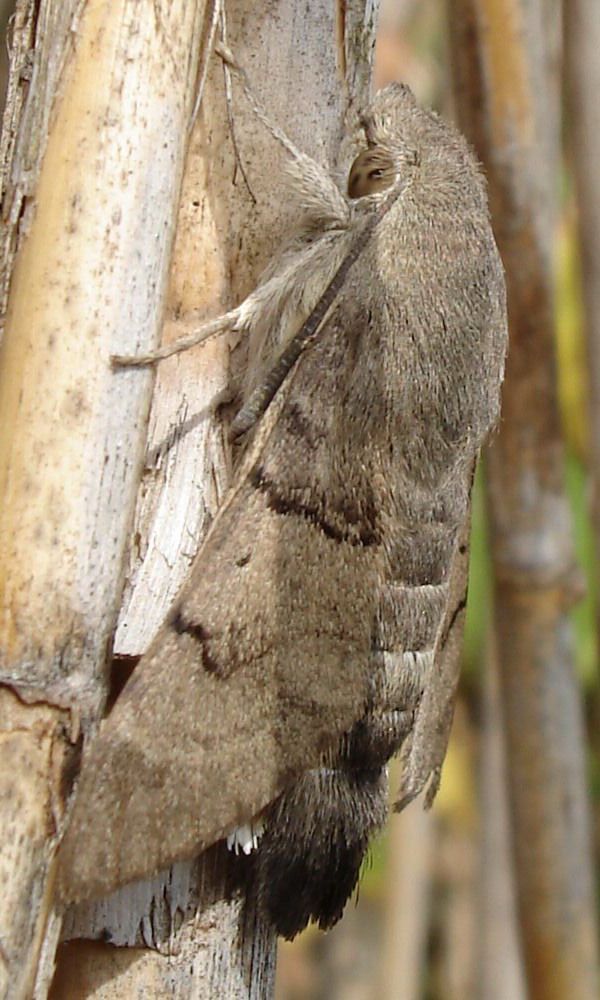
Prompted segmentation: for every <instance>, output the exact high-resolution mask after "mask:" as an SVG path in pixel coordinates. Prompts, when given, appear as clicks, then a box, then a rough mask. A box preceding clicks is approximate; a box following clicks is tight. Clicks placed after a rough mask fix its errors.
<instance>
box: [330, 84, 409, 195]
mask: <svg viewBox="0 0 600 1000" xmlns="http://www.w3.org/2000/svg"><path fill="white" fill-rule="evenodd" d="M423 114H424V113H423V111H421V109H420V108H419V107H418V105H417V102H416V100H415V97H414V94H413V92H412V90H411V89H410V87H407V86H406V84H403V83H392V84H390V85H389V86H388V87H384V89H383V90H380V91H379V93H378V94H376V96H375V98H374V99H373V101H372V102H371V104H370V105H369V107H368V108H366V109H365V111H363V113H362V114H361V116H360V125H361V128H362V130H363V132H364V134H365V138H366V140H367V148H366V149H364V150H363V151H362V152H361V153H359V155H358V156H357V157H356V159H355V160H354V162H353V164H352V166H351V167H350V173H349V176H348V197H349V198H364V197H365V196H366V195H370V194H376V193H377V192H379V191H384V190H385V189H386V188H389V187H391V186H392V184H393V183H394V181H395V180H396V178H397V177H398V176H406V174H407V171H410V170H411V169H412V168H414V167H415V166H417V165H418V163H419V160H420V154H419V138H420V137H419V130H420V128H422V120H423Z"/></svg>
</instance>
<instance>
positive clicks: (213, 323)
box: [110, 307, 240, 368]
mask: <svg viewBox="0 0 600 1000" xmlns="http://www.w3.org/2000/svg"><path fill="white" fill-rule="evenodd" d="M239 319H240V307H238V308H236V309H231V310H230V312H226V313H224V314H223V315H222V316H217V317H216V319H211V320H209V321H208V322H207V323H202V324H201V325H200V326H197V327H195V329H193V330H192V331H191V333H189V334H187V335H186V336H185V337H180V338H179V339H178V340H175V341H173V343H172V344H164V345H163V346H162V347H157V349H156V350H155V351H150V352H149V353H148V354H131V355H128V354H112V355H111V358H110V363H111V365H112V366H113V368H141V367H144V366H145V365H154V364H156V362H157V361H163V360H164V359H165V358H170V357H172V356H173V355H174V354H180V353H181V352H182V351H189V350H190V348H192V347H197V346H198V344H202V343H204V341H206V340H210V339H211V337H220V336H221V335H222V334H224V333H231V332H232V331H234V330H235V329H236V327H237V324H238V322H239Z"/></svg>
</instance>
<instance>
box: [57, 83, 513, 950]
mask: <svg viewBox="0 0 600 1000" xmlns="http://www.w3.org/2000/svg"><path fill="white" fill-rule="evenodd" d="M364 123H365V125H364V127H365V134H366V137H367V143H368V145H369V146H372V145H379V146H381V147H382V148H383V149H384V150H385V151H386V153H387V155H388V156H389V157H391V158H392V159H393V162H394V164H395V170H396V176H397V178H398V179H399V182H401V183H402V186H403V190H402V193H401V196H400V197H399V198H398V200H397V201H396V202H395V203H394V204H393V205H392V207H391V208H390V210H389V212H388V213H387V214H386V215H385V216H384V217H383V218H382V219H381V221H380V222H379V224H378V225H377V228H376V229H375V231H374V234H373V236H372V238H371V239H370V240H369V241H368V242H367V243H366V244H365V245H364V246H363V247H362V249H361V252H360V254H359V255H358V259H357V261H356V263H355V264H354V265H353V266H352V267H351V269H350V272H349V274H348V277H347V279H346V282H345V284H344V286H343V288H342V289H341V291H340V293H339V296H338V298H337V301H336V304H335V306H334V307H333V308H332V310H331V312H330V313H329V315H328V316H327V318H326V320H325V323H324V325H323V328H322V330H321V331H320V333H319V336H318V338H317V339H316V341H315V342H314V343H313V344H311V345H310V346H309V347H308V349H307V350H306V351H305V352H304V353H303V354H302V355H301V356H300V358H299V359H298V361H297V363H296V365H295V367H294V368H293V370H292V372H291V373H290V375H289V376H288V377H287V379H286V380H285V382H284V384H283V387H282V388H281V389H280V390H279V392H278V393H277V395H276V396H275V398H274V400H273V402H272V403H271V405H270V406H269V407H268V409H267V412H266V414H265V415H264V417H263V418H262V420H261V421H260V423H259V425H258V427H257V430H256V433H255V436H254V439H253V441H252V442H251V443H250V445H249V446H248V449H247V452H246V454H245V456H244V458H243V460H242V462H241V464H240V467H239V469H238V471H237V474H236V477H235V480H234V485H233V488H232V491H231V493H230V494H229V497H228V499H227V501H226V503H225V504H224V506H223V508H222V509H221V511H220V512H219V515H218V516H217V518H216V520H215V523H214V525H213V527H212V529H211V531H210V533H209V535H208V536H207V539H206V541H205V543H204V545H203V547H202V549H201V551H200V553H199V555H198V557H197V560H196V562H195V564H194V566H193V568H192V572H191V575H190V578H189V580H188V582H187V584H186V586H185V587H184V590H183V592H182V593H181V595H180V596H179V598H178V600H177V602H176V605H175V607H174V608H173V610H172V612H171V615H170V618H169V621H168V622H167V624H166V625H165V626H164V627H163V629H162V630H161V632H160V633H159V634H158V636H157V638H156V640H155V641H154V643H153V644H152V646H151V648H150V650H149V651H148V653H147V654H146V655H145V656H144V657H143V658H142V661H141V663H140V665H139V667H138V669H137V670H136V672H135V674H134V677H133V678H132V680H131V681H130V683H129V684H128V685H127V686H126V688H125V690H124V692H123V694H122V696H121V698H120V699H119V701H118V703H117V705H116V707H115V709H114V710H113V712H112V714H111V716H110V717H109V718H108V719H107V720H106V721H105V723H104V724H103V727H102V729H101V731H100V735H99V737H98V739H97V741H96V743H95V745H94V747H93V748H92V751H91V753H90V756H89V758H88V763H87V765H86V767H84V772H83V776H82V780H81V787H80V790H79V794H78V798H77V802H76V806H75V812H74V817H73V822H72V824H71V828H70V831H69V834H68V835H67V838H66V841H65V843H64V845H63V854H62V893H63V896H64V898H66V899H78V898H82V897H85V896H90V895H94V894H102V893H105V892H107V891H109V890H110V889H112V888H113V887H115V886H116V885H118V884H121V883H123V882H126V881H128V880H129V879H132V878H135V877H136V876H141V875H143V874H146V873H148V872H151V871H154V870H157V869H159V868H160V867H163V866H165V865H166V864H168V863H170V862H172V861H173V860H174V859H175V858H178V857H183V856H186V855H192V854H193V853H195V852H196V851H198V850H199V849H200V848H201V847H203V846H207V845H208V844H210V843H212V842H213V841H214V840H215V839H218V838H219V837H220V836H222V835H223V834H224V833H226V832H228V831H229V830H230V829H231V827H232V826H234V825H235V824H237V823H240V822H244V821H248V820H249V819H251V818H252V816H254V815H255V814H256V813H257V812H259V811H261V810H262V809H264V808H265V807H266V806H267V805H268V804H269V803H270V802H272V801H273V799H275V798H276V796H277V795H279V793H281V792H282V791H284V790H285V794H284V796H283V797H282V799H280V801H279V804H278V805H277V806H276V807H273V808H274V810H275V811H273V810H272V811H271V813H270V817H271V824H270V826H269V825H268V828H267V833H266V834H265V841H264V845H263V847H261V849H260V850H259V868H260V870H261V871H262V885H263V889H264V894H265V902H266V905H267V906H268V908H269V911H270V913H271V915H272V916H273V919H274V920H275V922H276V925H277V926H278V928H279V929H280V930H281V931H282V933H285V934H288V935H292V934H293V933H295V932H296V931H297V930H298V929H299V928H300V927H301V926H303V925H304V923H306V921H307V920H308V919H309V918H310V917H314V918H316V919H319V920H320V922H321V923H322V924H323V925H329V924H330V923H332V922H334V921H335V919H337V917H338V916H339V914H340V912H341V908H342V907H343V903H344V901H345V898H346V896H347V894H348V892H349V891H351V889H352V886H353V884H354V881H355V879H356V874H357V872H358V865H359V864H360V858H361V857H362V853H363V851H364V848H365V846H366V838H367V837H368V834H369V833H370V832H371V830H372V829H373V828H374V827H375V826H377V825H379V823H380V822H381V821H382V819H383V815H384V813H385V807H384V805H383V803H384V786H385V764H386V762H387V760H388V758H389V757H390V756H391V755H392V754H393V753H394V752H396V751H397V750H398V749H399V747H400V746H401V745H402V742H403V741H404V739H405V738H406V736H407V735H408V734H409V733H411V731H412V733H413V735H412V738H411V740H412V741H411V745H410V760H412V761H413V767H412V771H411V772H410V775H409V787H408V790H407V794H409V795H410V796H412V795H413V794H415V793H416V792H417V791H418V790H419V788H420V787H422V786H423V784H424V783H425V782H426V781H427V779H428V777H429V774H430V773H431V772H432V771H435V770H436V769H437V768H439V766H440V765H441V758H442V757H443V752H444V749H445V736H446V734H447V727H448V725H449V701H451V695H452V693H453V678H450V681H449V680H448V677H446V676H445V675H444V674H443V672H442V674H439V673H438V671H437V665H438V659H436V658H435V657H434V652H435V651H436V650H437V651H438V653H439V652H440V651H441V652H443V650H442V646H443V645H444V642H445V641H446V638H447V637H448V636H449V635H450V633H451V631H452V629H453V627H454V624H455V622H456V621H457V620H458V618H459V616H460V613H461V610H462V603H463V600H464V590H463V588H462V586H461V580H462V578H463V577H464V575H465V571H466V548H465V543H464V531H465V525H466V523H467V521H468V515H469V501H470V491H471V482H472V470H473V466H474V462H475V459H476V456H477V453H478V450H479V447H480V445H481V443H482V441H483V439H484V437H485V435H486V434H487V432H488V430H489V428H490V427H491V426H492V425H493V423H494V422H495V420H496V417H497V413H498V404H499V387H500V382H501V378H502V372H503V366H504V352H505V346H506V321H505V305H504V284H503V278H502V269H501V265H500V262H499V258H498V255H497V251H496V247H495V244H494V241H493V237H492V234H491V230H490V226H489V221H488V214H487V205H486V198H485V191H484V187H483V183H482V180H481V178H480V176H479V173H478V170H477V166H476V163H475V161H474V159H473V157H472V155H471V153H470V151H469V150H468V148H467V146H466V144H465V143H464V141H463V140H462V139H461V137H460V136H458V135H457V133H455V132H454V131H453V130H452V129H450V128H449V127H448V126H446V125H445V124H444V123H443V122H441V121H440V120H439V119H438V118H437V117H436V116H435V115H433V114H430V113H427V112H423V111H421V110H420V109H418V108H417V106H416V104H415V102H414V99H413V97H412V95H411V94H410V91H408V90H407V88H402V87H397V86H393V87H390V88H386V90H385V91H382V92H381V93H380V94H379V95H378V96H377V97H376V98H375V101H374V102H373V105H372V106H371V108H369V109H368V110H367V112H366V113H365V115H364ZM382 197H383V198H385V197H386V194H385V192H383V194H381V195H380V194H376V195H371V196H369V197H367V198H361V199H360V201H359V202H358V203H357V205H356V206H352V211H349V218H348V222H347V225H346V226H345V227H340V229H339V233H338V234H337V235H336V234H335V233H333V234H332V232H331V231H327V232H322V233H319V232H318V230H317V231H315V227H314V226H313V228H312V230H311V231H310V233H308V230H307V231H306V232H305V244H304V245H302V239H301V238H300V239H299V245H298V254H302V253H304V252H305V251H306V247H307V246H308V247H309V248H310V247H312V248H313V250H314V246H315V245H316V247H317V249H316V250H315V251H314V252H313V250H311V251H310V252H311V253H312V257H311V260H312V261H313V264H312V265H311V266H314V262H315V261H316V262H317V264H318V265H319V266H320V268H321V270H320V271H319V272H316V273H312V272H311V274H310V275H309V278H310V281H312V286H311V287H312V288H313V289H314V287H317V286H318V285H319V280H320V292H319V294H322V292H323V291H324V289H325V288H326V286H327V284H328V282H329V280H330V278H331V272H332V269H333V271H334V272H335V270H336V267H335V266H334V265H335V264H336V262H338V263H339V258H340V255H341V256H342V257H343V254H345V253H346V252H348V245H350V247H352V241H353V240H356V239H360V238H361V233H362V228H363V227H362V224H361V220H362V219H363V218H364V216H365V215H368V213H369V212H376V211H377V210H378V206H379V205H380V203H381V198H382ZM311 210H312V211H313V212H314V207H313V209H311ZM319 240H322V241H323V243H325V242H326V245H327V247H328V248H333V249H332V250H331V253H330V254H329V258H328V262H327V264H326V265H325V264H324V263H323V261H319V245H320V244H319ZM285 259H286V260H287V261H288V263H289V254H288V257H286V258H285ZM302 259H303V260H305V259H306V253H305V257H304V258H302ZM319 275H320V278H319ZM271 278H272V273H271ZM300 278H302V274H301V273H300V271H299V278H298V281H299V280H300ZM304 278H306V275H304ZM303 280H304V279H303ZM307 280H308V279H307ZM303 287H304V286H303ZM259 291H260V289H259V290H258V292H259ZM258 292H257V293H256V295H257V296H258ZM289 294H291V295H292V296H293V295H294V294H295V295H296V297H298V289H297V287H296V288H294V289H293V291H292V293H289ZM309 297H310V296H309ZM318 298H319V295H316V296H315V301H318ZM305 305H306V304H305ZM313 305H314V302H313V303H309V305H308V310H309V311H310V308H312V306H313ZM296 311H298V310H296ZM274 312H275V314H277V315H281V314H282V313H283V312H285V304H284V305H282V306H281V308H279V311H278V310H274ZM304 318H305V316H303V315H300V316H299V317H297V322H298V323H299V324H300V325H301V323H302V321H303V319H304ZM438 694H439V697H438V696H437V695H438ZM421 706H424V709H423V710H424V711H425V716H424V718H425V719H426V724H421V725H420V723H419V720H420V715H421ZM440 732H441V733H442V738H441V739H440ZM307 772H308V773H307ZM315 774H316V776H317V778H316V779H315ZM324 774H329V775H331V774H333V775H337V778H335V780H334V781H333V784H332V786H331V787H330V788H329V791H328V787H329V784H328V780H327V781H325V780H324V779H323V777H322V776H323V775H324ZM319 775H321V777H319ZM323 793H324V794H325V797H326V798H327V795H329V798H328V800H327V801H323ZM344 810H345V812H344ZM275 872H278V873H279V875H282V874H283V878H281V877H280V878H278V880H277V885H276V888H275V889H274V890H273V892H271V891H269V886H272V885H274V884H275V880H274V877H273V876H274V873H275ZM343 872H346V874H345V875H343V877H342V873H343ZM286 873H287V875H286ZM337 885H339V886H340V888H339V890H338V889H335V886H337ZM297 886H301V887H302V893H301V896H302V898H301V899H300V900H299V901H298V905H297V908H296V909H295V910H294V906H293V905H292V904H291V903H290V891H289V890H290V889H291V888H292V887H297ZM332 887H334V888H332Z"/></svg>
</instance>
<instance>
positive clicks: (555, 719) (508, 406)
mask: <svg viewBox="0 0 600 1000" xmlns="http://www.w3.org/2000/svg"><path fill="white" fill-rule="evenodd" d="M449 10H450V27H451V38H452V53H453V62H454V74H455V85H456V94H457V106H458V112H459V120H460V123H461V126H462V128H463V129H464V131H465V132H466V133H467V134H468V135H469V137H470V138H471V141H472V142H473V143H474V145H475V147H476V149H477V151H478V153H479V156H480V157H481V159H482V161H483V163H484V165H485V167H486V170H487V173H488V178H489V184H490V198H491V205H492V215H493V221H494V226H495V232H496V238H497V240H498V245H499V247H500V251H501V254H502V257H503V260H504V264H505V267H506V272H507V286H508V311H509V318H510V326H511V346H510V350H509V362H508V367H507V376H506V382H505V387H504V393H503V420H502V424H501V427H500V430H499V432H498V434H497V435H496V438H495V440H494V442H493V447H492V448H491V449H490V454H489V486H490V505H491V515H492V517H491V528H492V542H493V551H494V572H495V584H496V627H497V635H498V651H499V659H500V669H501V678H502V689H503V702H504V712H505V718H506V726H507V747H508V760H509V772H510V773H509V781H510V791H511V810H512V824H513V836H514V843H515V851H516V864H517V880H518V895H519V916H520V926H521V933H522V936H523V945H524V956H525V964H526V970H527V980H528V988H529V993H530V996H531V997H532V998H534V1000H559V998H561V1000H562V998H564V997H566V996H568V997H569V998H573V1000H592V998H595V997H597V996H598V970H597V946H596V921H595V911H594V897H593V877H592V864H591V852H590V842H589V817H588V807H587V799H586V791H585V764H584V755H583V732H582V721H581V706H580V698H579V691H578V687H577V681H576V678H575V676H574V672H573V661H572V649H571V638H570V627H569V620H568V608H569V605H570V604H571V602H572V601H573V599H574V598H575V597H576V596H577V594H578V579H577V575H576V573H575V571H574V566H573V555H572V547H571V539H570V515H569V511H568V507H567V502H566V499H565V495H564V489H563V450H562V442H561V436H560V426H559V416H558V408H557V404H556V389H555V361H554V344H553V302H552V280H551V241H550V222H551V219H552V214H553V213H552V205H551V204H549V191H550V179H549V178H548V176H547V171H546V166H547V163H546V158H545V151H546V149H547V141H546V137H545V134H544V126H543V121H544V119H543V115H542V112H541V110H540V109H541V105H542V102H543V101H544V99H545V95H546V90H545V77H544V71H543V63H542V61H541V60H540V54H541V46H540V45H539V40H540V39H541V38H543V37H544V32H543V21H542V16H541V11H542V8H541V6H540V4H539V2H537V0H535V2H534V0H528V2H525V0H452V2H450V4H449ZM534 39H537V43H536V44H534V41H533V40H534Z"/></svg>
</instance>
